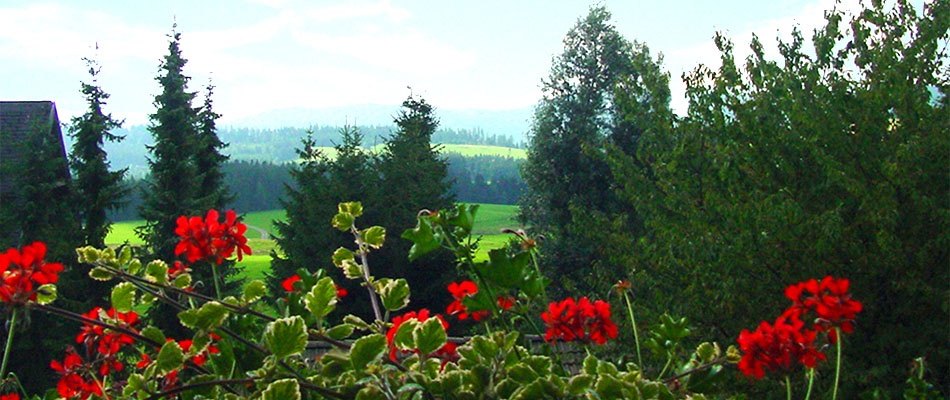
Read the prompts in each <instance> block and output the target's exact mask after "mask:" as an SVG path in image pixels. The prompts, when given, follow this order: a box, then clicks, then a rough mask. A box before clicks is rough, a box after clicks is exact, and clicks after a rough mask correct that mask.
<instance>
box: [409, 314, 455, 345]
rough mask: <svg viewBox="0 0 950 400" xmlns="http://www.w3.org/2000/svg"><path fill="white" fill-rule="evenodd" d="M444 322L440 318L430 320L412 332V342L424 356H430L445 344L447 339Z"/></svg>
mask: <svg viewBox="0 0 950 400" xmlns="http://www.w3.org/2000/svg"><path fill="white" fill-rule="evenodd" d="M447 338H448V337H447V335H446V334H445V328H444V327H442V321H441V320H439V319H438V318H435V317H433V318H429V319H427V320H425V321H423V322H422V324H420V325H419V326H418V327H416V329H413V330H412V340H413V342H415V344H416V348H417V349H419V352H420V353H422V354H429V353H432V352H434V351H436V350H438V349H439V348H440V347H442V346H443V345H444V344H445V340H446V339H447Z"/></svg>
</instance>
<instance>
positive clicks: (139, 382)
mask: <svg viewBox="0 0 950 400" xmlns="http://www.w3.org/2000/svg"><path fill="white" fill-rule="evenodd" d="M144 388H145V377H144V376H142V374H132V375H129V379H127V380H126V381H125V387H124V388H122V397H124V398H127V399H131V398H134V397H135V396H133V394H135V392H138V391H139V390H142V389H144Z"/></svg>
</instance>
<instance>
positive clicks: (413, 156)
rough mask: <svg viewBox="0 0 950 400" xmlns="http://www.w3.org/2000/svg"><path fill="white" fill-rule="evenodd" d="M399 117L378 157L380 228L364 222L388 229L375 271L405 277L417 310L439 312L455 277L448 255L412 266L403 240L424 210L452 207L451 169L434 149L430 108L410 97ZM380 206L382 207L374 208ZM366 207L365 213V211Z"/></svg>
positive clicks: (384, 275)
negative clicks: (446, 288)
mask: <svg viewBox="0 0 950 400" xmlns="http://www.w3.org/2000/svg"><path fill="white" fill-rule="evenodd" d="M402 107H403V109H402V110H401V111H400V112H399V114H398V115H397V116H396V119H395V121H394V122H395V124H396V131H395V133H393V135H392V136H390V137H389V138H388V140H387V141H386V144H385V150H384V152H383V153H382V155H380V159H379V164H378V173H379V176H380V179H382V181H381V182H380V185H379V195H378V197H377V200H376V202H375V203H371V207H378V208H379V209H380V211H381V212H382V215H381V216H380V220H379V221H378V222H375V221H372V220H371V219H369V218H367V219H366V224H367V226H369V225H381V226H384V227H385V228H386V232H387V240H386V245H385V246H384V247H383V249H382V250H381V251H379V252H378V253H374V259H375V260H377V261H373V260H371V262H372V265H373V271H374V275H376V276H378V277H405V278H406V280H408V281H409V285H410V287H412V296H413V300H412V306H411V307H413V308H422V307H427V308H429V309H433V310H435V309H438V308H439V307H442V306H444V300H445V287H446V285H448V282H450V281H451V280H452V279H454V278H455V276H457V273H456V271H455V269H454V268H453V267H452V265H453V261H452V258H451V256H450V255H449V254H448V253H447V252H440V253H439V254H435V255H433V256H432V257H423V258H422V259H419V260H416V261H413V262H409V260H408V258H407V257H406V255H407V254H409V248H410V247H411V244H412V243H411V242H410V241H408V240H404V239H402V238H400V237H399V235H401V234H402V232H404V231H405V230H407V229H410V228H413V227H414V226H415V224H416V215H417V214H418V212H419V211H420V210H423V209H428V210H433V211H434V210H440V209H445V208H449V207H454V204H455V196H454V194H452V192H451V190H450V188H451V185H452V182H451V181H449V179H448V172H447V170H448V163H447V162H446V161H445V159H444V158H442V156H441V155H440V153H439V149H440V146H438V145H432V143H431V138H432V134H433V133H435V130H436V127H438V125H439V121H438V120H437V119H436V117H435V112H434V110H433V109H432V106H431V105H429V104H428V103H426V102H425V100H423V99H416V98H415V97H413V96H411V95H410V96H409V98H408V99H406V101H404V102H403V103H402ZM376 204H379V206H376ZM365 208H366V207H364V209H365Z"/></svg>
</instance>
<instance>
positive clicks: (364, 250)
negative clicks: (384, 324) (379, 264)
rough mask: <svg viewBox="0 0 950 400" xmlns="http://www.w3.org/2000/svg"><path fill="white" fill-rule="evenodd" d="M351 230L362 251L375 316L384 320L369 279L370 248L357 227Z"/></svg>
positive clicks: (365, 275)
mask: <svg viewBox="0 0 950 400" xmlns="http://www.w3.org/2000/svg"><path fill="white" fill-rule="evenodd" d="M350 232H352V233H353V237H354V238H356V247H357V248H359V252H360V263H361V264H362V266H363V280H364V281H365V282H366V290H367V291H368V292H369V301H370V304H371V305H372V306H373V316H375V317H376V320H377V321H382V320H383V313H382V311H380V308H379V300H378V299H377V298H376V296H377V295H376V289H375V288H373V285H372V283H371V282H370V280H369V277H370V274H369V257H368V253H369V250H368V249H367V248H366V247H367V246H366V244H365V243H363V238H361V237H360V232H359V231H357V230H356V227H355V226H353V227H350Z"/></svg>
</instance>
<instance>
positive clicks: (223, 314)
mask: <svg viewBox="0 0 950 400" xmlns="http://www.w3.org/2000/svg"><path fill="white" fill-rule="evenodd" d="M228 314H230V311H229V310H228V309H227V307H225V306H224V304H221V303H218V302H217V301H209V302H207V303H205V304H204V305H202V306H201V308H199V309H198V314H197V315H196V320H195V328H197V329H201V330H204V331H212V330H215V329H217V328H218V327H219V326H221V324H223V323H224V320H226V319H227V318H228Z"/></svg>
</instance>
